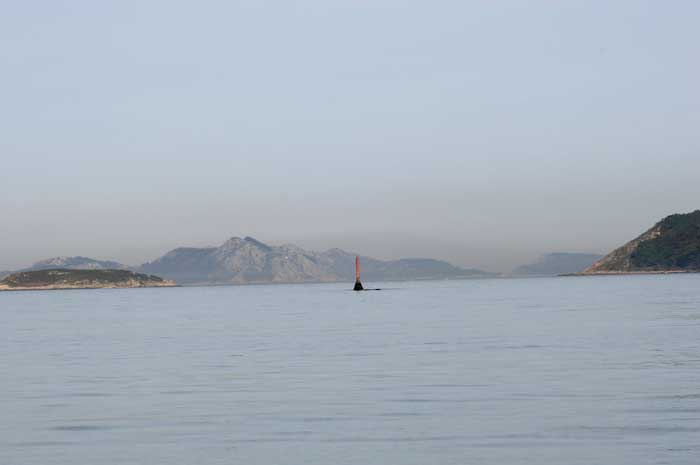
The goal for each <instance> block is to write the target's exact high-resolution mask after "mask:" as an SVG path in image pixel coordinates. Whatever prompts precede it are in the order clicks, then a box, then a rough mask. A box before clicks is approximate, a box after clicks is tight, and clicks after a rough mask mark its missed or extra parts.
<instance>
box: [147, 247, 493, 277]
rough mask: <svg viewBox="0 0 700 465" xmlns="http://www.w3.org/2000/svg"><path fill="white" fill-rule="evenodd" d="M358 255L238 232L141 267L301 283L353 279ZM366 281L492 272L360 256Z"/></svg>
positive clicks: (156, 271) (177, 274) (165, 273)
mask: <svg viewBox="0 0 700 465" xmlns="http://www.w3.org/2000/svg"><path fill="white" fill-rule="evenodd" d="M354 260H355V254H352V253H349V252H345V251H343V250H340V249H331V250H328V251H326V252H313V251H307V250H304V249H302V248H301V247H298V246H296V245H292V244H286V245H281V246H271V245H268V244H264V243H262V242H260V241H258V240H256V239H254V238H252V237H245V238H243V239H241V238H238V237H234V238H231V239H229V240H228V241H226V242H225V243H224V244H222V245H221V246H220V247H207V248H178V249H175V250H172V251H170V252H168V253H167V254H165V255H164V256H162V257H161V258H158V259H157V260H155V261H153V262H150V263H146V264H144V265H142V266H140V267H139V268H138V271H140V272H143V273H152V274H157V275H159V276H163V277H165V278H167V279H172V280H174V281H175V282H177V283H180V284H195V283H210V284H224V283H228V284H247V283H302V282H335V281H348V282H350V281H353V280H354V274H355V271H354V269H355V268H354ZM361 260H362V277H363V280H365V281H387V280H411V279H450V278H467V277H486V276H493V274H490V273H486V272H483V271H480V270H476V269H462V268H458V267H455V266H453V265H450V264H449V263H447V262H442V261H439V260H431V259H402V260H394V261H382V260H377V259H373V258H369V257H362V258H361Z"/></svg>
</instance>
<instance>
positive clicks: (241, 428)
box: [0, 274, 700, 465]
mask: <svg viewBox="0 0 700 465" xmlns="http://www.w3.org/2000/svg"><path fill="white" fill-rule="evenodd" d="M351 286H352V283H348V284H309V285H265V286H222V287H178V288H154V289H123V290H117V289H102V290H67V291H36V292H34V291H30V292H3V293H0V464H2V465H30V464H40V465H51V464H70V465H95V464H100V465H111V464H149V465H150V464H168V465H195V464H250V465H257V464H261V465H262V464H264V465H279V464H317V465H334V464H363V465H367V464H397V465H398V464H402V465H404V464H406V465H409V464H415V465H428V464H440V465H443V464H460V465H461V464H499V465H502V464H537V465H562V464H586V465H590V464H620V465H642V464H674V465H679V464H693V465H697V464H698V463H700V275H698V274H686V275H655V276H651V275H650V276H601V277H557V278H536V279H535V278H533V279H480V280H477V279H475V280H461V281H421V282H400V283H365V286H366V287H380V288H382V290H381V291H372V292H352V291H351V290H349V289H350V288H351Z"/></svg>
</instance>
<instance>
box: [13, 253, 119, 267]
mask: <svg viewBox="0 0 700 465" xmlns="http://www.w3.org/2000/svg"><path fill="white" fill-rule="evenodd" d="M51 268H64V269H72V270H107V269H112V270H126V269H128V268H129V267H128V266H126V265H123V264H121V263H118V262H114V261H108V260H95V259H92V258H88V257H81V256H75V257H67V256H59V257H52V258H47V259H46V260H40V261H38V262H36V263H34V264H33V265H32V266H31V267H29V268H27V269H26V270H27V271H32V270H46V269H51Z"/></svg>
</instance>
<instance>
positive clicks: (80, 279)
mask: <svg viewBox="0 0 700 465" xmlns="http://www.w3.org/2000/svg"><path fill="white" fill-rule="evenodd" d="M168 286H175V283H174V282H173V281H167V280H164V279H163V278H160V277H158V276H154V275H148V274H141V273H134V272H133V271H128V270H94V269H93V270H74V269H49V270H37V271H22V272H19V273H15V274H11V275H10V276H7V277H5V278H4V279H3V280H2V281H0V291H27V290H53V289H105V288H132V287H168Z"/></svg>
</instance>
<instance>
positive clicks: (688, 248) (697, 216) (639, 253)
mask: <svg viewBox="0 0 700 465" xmlns="http://www.w3.org/2000/svg"><path fill="white" fill-rule="evenodd" d="M694 271H700V210H696V211H694V212H692V213H685V214H675V215H671V216H668V217H666V218H664V219H663V220H661V221H659V222H658V223H656V224H655V225H654V226H653V227H652V228H651V229H649V230H648V231H646V232H645V233H644V234H642V235H641V236H639V237H637V238H636V239H634V240H632V241H630V242H628V243H627V244H625V245H623V246H622V247H620V248H618V249H615V250H614V251H612V252H611V253H610V254H609V255H607V256H606V257H605V258H603V259H602V260H600V261H598V262H596V263H595V264H594V265H593V266H591V267H590V268H588V269H587V270H585V271H584V274H608V273H654V272H694Z"/></svg>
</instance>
